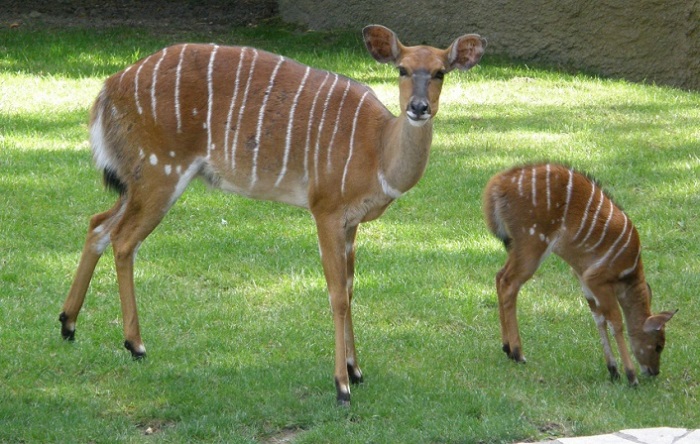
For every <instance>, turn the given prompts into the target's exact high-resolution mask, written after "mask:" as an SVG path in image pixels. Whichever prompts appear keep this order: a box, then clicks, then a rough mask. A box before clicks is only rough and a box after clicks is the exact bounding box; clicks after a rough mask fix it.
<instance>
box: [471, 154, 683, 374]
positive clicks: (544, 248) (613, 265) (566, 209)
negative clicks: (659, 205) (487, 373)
mask: <svg viewBox="0 0 700 444" xmlns="http://www.w3.org/2000/svg"><path fill="white" fill-rule="evenodd" d="M483 204H484V214H485V217H486V222H487V224H488V227H489V229H490V230H491V232H493V234H494V235H495V236H496V237H498V238H499V239H501V240H502V241H503V243H504V244H505V246H506V250H507V251H508V259H507V260H506V263H505V266H504V267H503V268H502V269H501V270H500V271H499V272H498V274H497V275H496V290H497V292H498V309H499V315H500V320H501V337H502V339H503V351H504V352H506V353H507V354H508V356H509V357H510V358H511V359H513V360H515V361H517V362H525V357H524V356H523V352H522V347H521V345H520V335H519V333H518V321H517V318H516V299H517V297H518V291H519V290H520V287H521V286H522V285H523V284H524V283H525V282H527V281H528V279H530V277H532V275H533V274H534V273H535V271H536V270H537V268H539V266H540V264H541V263H542V261H544V259H545V258H546V257H547V255H548V254H549V253H550V252H554V253H556V254H557V255H559V256H560V257H561V258H562V259H564V260H565V261H566V262H567V263H568V264H569V265H570V266H571V268H572V269H573V271H574V272H575V274H576V276H577V277H578V279H579V281H580V282H581V286H582V287H583V293H584V295H585V296H586V300H587V301H588V305H589V307H590V309H591V312H592V314H593V319H594V320H595V323H596V326H597V328H598V332H599V333H600V338H601V341H602V344H603V352H604V353H605V360H606V363H607V366H608V370H609V371H610V376H611V378H612V379H618V378H619V377H620V375H619V373H618V370H617V364H616V360H615V357H614V356H613V353H612V349H611V347H610V339H609V337H608V333H607V330H606V325H607V327H609V328H610V330H611V331H612V334H613V336H614V337H615V342H617V348H618V350H619V353H620V357H621V359H622V363H623V365H624V367H625V373H626V375H627V379H628V381H629V383H630V384H631V385H636V384H638V380H637V375H636V372H635V369H634V365H633V363H632V360H631V359H630V355H629V352H628V349H627V345H626V344H625V338H624V332H623V329H622V317H621V315H620V309H619V307H622V312H623V313H624V316H625V321H626V324H627V333H628V335H629V339H630V342H631V344H632V351H633V352H634V356H635V357H636V358H637V361H638V362H639V364H640V366H641V368H642V371H643V372H644V373H646V374H649V375H657V374H658V373H659V359H660V355H661V351H662V350H663V348H664V343H665V334H664V325H665V324H666V322H668V321H669V319H671V317H672V316H673V315H674V313H675V311H665V312H662V313H660V314H657V315H652V314H651V312H650V305H651V289H650V287H649V286H648V285H647V283H646V280H645V279H644V270H643V267H642V257H641V244H640V243H639V236H638V234H637V230H636V229H635V228H634V225H632V221H631V220H630V219H629V218H628V217H627V215H626V214H625V213H624V212H623V211H622V210H620V208H618V207H617V206H615V204H614V203H613V202H612V200H611V199H610V198H609V197H608V196H606V195H605V193H604V192H603V190H602V189H601V188H600V187H599V186H598V185H596V184H595V182H593V181H592V180H590V179H589V178H587V177H586V176H584V175H582V174H580V173H577V172H575V171H573V170H571V169H570V168H566V167H563V166H560V165H553V164H542V165H530V166H522V167H516V168H513V169H511V170H509V171H505V172H501V173H499V174H497V175H495V176H494V177H492V178H491V180H490V181H489V182H488V184H487V185H486V189H485V191H484V199H483ZM618 304H619V305H618Z"/></svg>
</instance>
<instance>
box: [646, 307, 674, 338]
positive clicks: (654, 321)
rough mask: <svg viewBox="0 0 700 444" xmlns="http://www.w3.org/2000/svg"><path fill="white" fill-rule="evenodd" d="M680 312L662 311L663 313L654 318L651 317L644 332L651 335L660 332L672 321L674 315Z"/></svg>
mask: <svg viewBox="0 0 700 444" xmlns="http://www.w3.org/2000/svg"><path fill="white" fill-rule="evenodd" d="M677 311H678V310H674V311H662V312H661V313H659V314H657V315H653V316H649V317H648V318H647V320H646V321H644V332H645V333H651V332H654V331H659V330H661V329H662V328H664V325H666V323H667V322H668V321H670V320H671V318H672V317H673V315H674V314H676V312H677Z"/></svg>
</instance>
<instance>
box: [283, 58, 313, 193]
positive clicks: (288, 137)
mask: <svg viewBox="0 0 700 444" xmlns="http://www.w3.org/2000/svg"><path fill="white" fill-rule="evenodd" d="M310 71H311V68H310V67H308V66H307V67H306V71H305V72H304V77H302V79H301V83H299V88H297V92H296V94H295V95H294V100H293V101H292V108H291V109H290V110H289V121H288V122H287V135H286V137H285V138H284V159H282V169H281V170H280V173H279V175H278V176H277V180H276V181H275V186H276V187H277V186H279V184H280V182H282V179H284V176H285V175H286V174H287V162H288V161H289V152H290V150H291V149H292V132H293V129H294V113H296V110H297V104H298V103H299V97H300V96H301V92H302V91H303V90H304V85H306V79H307V78H308V77H309V72H310Z"/></svg>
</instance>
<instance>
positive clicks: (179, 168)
mask: <svg viewBox="0 0 700 444" xmlns="http://www.w3.org/2000/svg"><path fill="white" fill-rule="evenodd" d="M175 172H176V173H177V174H178V175H180V174H182V165H178V166H176V167H175Z"/></svg>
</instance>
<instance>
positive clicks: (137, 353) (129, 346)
mask: <svg viewBox="0 0 700 444" xmlns="http://www.w3.org/2000/svg"><path fill="white" fill-rule="evenodd" d="M124 348H126V349H127V350H129V351H130V352H131V357H132V358H134V360H135V361H138V360H140V359H144V358H145V357H146V352H142V351H138V350H136V349H135V348H134V345H133V344H132V343H131V341H124Z"/></svg>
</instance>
